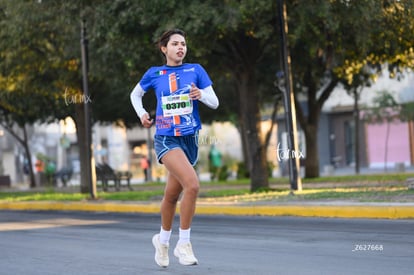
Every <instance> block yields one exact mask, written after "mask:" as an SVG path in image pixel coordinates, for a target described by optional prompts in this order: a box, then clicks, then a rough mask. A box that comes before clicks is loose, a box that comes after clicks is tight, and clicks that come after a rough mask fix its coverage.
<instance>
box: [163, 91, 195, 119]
mask: <svg viewBox="0 0 414 275" xmlns="http://www.w3.org/2000/svg"><path fill="white" fill-rule="evenodd" d="M161 102H162V112H163V115H164V117H170V116H181V115H187V114H191V113H192V112H193V102H192V100H191V99H190V96H189V95H188V94H181V95H169V96H163V97H161Z"/></svg>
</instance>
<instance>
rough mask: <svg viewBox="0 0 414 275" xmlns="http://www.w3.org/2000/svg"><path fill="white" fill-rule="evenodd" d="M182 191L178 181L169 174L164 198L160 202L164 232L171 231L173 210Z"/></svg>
mask: <svg viewBox="0 0 414 275" xmlns="http://www.w3.org/2000/svg"><path fill="white" fill-rule="evenodd" d="M182 191H183V187H182V186H181V184H180V183H179V181H178V180H177V179H176V178H175V177H174V176H173V175H171V173H168V175H167V185H166V186H165V190H164V198H163V199H162V202H161V226H162V228H163V229H164V230H166V231H169V230H171V227H172V224H173V220H174V215H175V209H176V208H177V201H178V198H179V197H180V194H181V192H182Z"/></svg>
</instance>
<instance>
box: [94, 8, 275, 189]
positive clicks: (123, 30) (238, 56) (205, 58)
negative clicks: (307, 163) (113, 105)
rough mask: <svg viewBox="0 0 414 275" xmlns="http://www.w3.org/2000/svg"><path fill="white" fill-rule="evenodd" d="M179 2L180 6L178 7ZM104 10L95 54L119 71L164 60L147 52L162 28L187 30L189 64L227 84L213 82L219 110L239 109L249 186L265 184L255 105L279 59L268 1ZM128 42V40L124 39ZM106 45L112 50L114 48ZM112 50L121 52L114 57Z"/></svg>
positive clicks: (135, 72)
mask: <svg viewBox="0 0 414 275" xmlns="http://www.w3.org/2000/svg"><path fill="white" fill-rule="evenodd" d="M183 5H184V6H185V7H186V8H185V9H182V8H180V7H182V6H183ZM102 12H103V14H105V12H109V13H110V14H111V16H114V17H113V19H112V20H111V19H110V18H111V17H109V18H108V16H100V18H105V21H102V26H103V29H105V30H106V32H105V33H101V34H102V37H99V38H100V40H101V41H105V43H102V44H101V46H102V47H101V48H100V49H99V51H102V52H103V53H105V55H106V56H108V57H113V58H114V59H115V60H118V62H116V61H115V66H119V67H117V68H120V69H121V70H122V71H124V72H125V75H131V74H132V75H134V76H135V77H136V76H138V75H142V74H143V72H144V70H145V69H146V68H148V66H150V65H154V63H155V64H157V63H158V64H159V63H161V62H162V59H160V58H156V59H154V58H153V57H152V55H149V54H148V52H154V53H155V51H154V46H153V42H154V41H155V39H156V38H157V37H158V36H159V35H160V34H161V33H162V32H163V31H164V30H165V29H167V28H171V27H180V28H182V29H184V30H186V31H187V32H188V33H190V34H191V35H190V36H189V39H188V41H187V42H188V44H189V49H190V50H189V54H188V57H187V61H188V62H191V61H192V60H197V61H196V62H200V63H202V64H203V65H204V66H205V67H207V69H208V71H211V72H212V76H213V79H215V80H218V82H219V83H226V84H224V85H223V86H222V87H223V88H221V87H220V86H218V85H215V87H216V88H215V89H216V91H217V93H218V95H219V98H220V99H222V97H221V96H222V95H223V97H228V98H229V99H230V100H229V101H226V102H223V101H222V106H225V105H226V103H229V106H235V110H231V109H229V108H226V107H224V108H223V107H222V109H223V110H224V111H225V112H224V113H227V114H229V111H230V112H233V113H234V112H236V113H237V120H236V121H237V125H238V127H239V129H240V134H241V137H242V141H243V147H244V152H245V160H246V162H247V163H248V164H249V165H248V167H249V168H250V169H249V170H250V175H251V181H252V187H251V189H252V190H257V189H259V188H268V172H267V162H266V155H265V146H263V140H264V137H262V133H261V131H260V127H259V126H260V121H261V115H260V107H261V102H262V101H263V100H264V98H266V96H267V98H269V94H274V92H273V91H272V89H274V88H273V84H272V83H273V77H274V74H275V72H276V67H277V66H275V65H274V64H278V62H277V55H276V54H275V53H276V52H277V51H276V50H275V49H276V46H277V43H276V41H277V40H276V37H275V33H276V22H277V20H276V17H275V16H276V8H275V7H274V6H273V5H271V4H269V2H268V1H259V2H257V1H252V0H250V1H226V3H225V4H222V5H221V6H217V4H216V3H214V1H168V2H165V1H156V0H155V1H146V2H145V3H144V2H141V3H138V2H128V1H117V2H114V3H108V5H107V6H105V8H103V10H102ZM147 14H151V15H152V16H150V17H148V16H147ZM165 14H169V16H165ZM217 14H221V16H217ZM114 18H116V20H115V19H114ZM126 40H128V43H126V44H123V41H126ZM137 48H140V51H137V50H136V49H137ZM106 49H114V50H115V51H116V53H115V54H114V53H113V52H112V53H111V52H107V51H106ZM118 51H119V52H120V53H122V54H119V55H118V54H117V52H118ZM125 52H128V53H129V55H128V57H125V56H124V53H125ZM112 54H114V55H112ZM263 71H265V73H263ZM136 81H137V79H135V82H136ZM124 86H125V85H124ZM269 87H272V88H269ZM224 88H227V89H224ZM144 99H145V97H144ZM235 99H237V100H235Z"/></svg>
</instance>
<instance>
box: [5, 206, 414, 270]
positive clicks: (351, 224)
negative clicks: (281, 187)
mask: <svg viewBox="0 0 414 275" xmlns="http://www.w3.org/2000/svg"><path fill="white" fill-rule="evenodd" d="M177 226H178V223H176V224H175V227H174V232H173V236H172V240H171V246H172V248H173V246H174V245H175V242H176V241H177V231H178V229H177ZM158 230H159V216H158V215H154V214H125V213H103V212H99V213H96V212H50V211H38V212H35V211H0V274H5V275H6V274H7V275H9V274H10V275H11V274H13V275H19V274H24V275H27V274H30V275H32V274H33V275H37V274H42V275H47V274H54V275H55V274H77V275H78V274H88V275H89V274H100V275H103V274H117V275H118V274H122V275H123V274H145V275H147V274H197V275H203V274H208V275H210V274H220V275H221V274H243V275H244V274H376V275H377V274H404V275H405V274H413V272H414V262H413V259H414V220H380V219H332V218H331V219H324V218H300V217H259V216H253V217H242V216H202V215H198V216H196V217H195V219H194V223H193V228H192V243H193V248H194V251H195V253H196V256H197V258H198V259H199V265H197V266H181V265H180V264H179V263H178V261H177V260H176V259H175V258H174V256H173V255H172V249H171V250H170V252H171V253H170V266H169V267H168V268H160V267H158V266H157V265H156V264H155V262H154V260H153V257H154V251H153V247H152V244H151V237H152V235H153V234H154V233H156V232H157V231H158Z"/></svg>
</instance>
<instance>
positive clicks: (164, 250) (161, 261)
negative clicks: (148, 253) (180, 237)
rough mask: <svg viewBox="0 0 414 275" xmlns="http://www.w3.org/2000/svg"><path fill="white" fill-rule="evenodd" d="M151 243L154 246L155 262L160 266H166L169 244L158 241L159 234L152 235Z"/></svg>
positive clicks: (168, 260) (167, 263)
mask: <svg viewBox="0 0 414 275" xmlns="http://www.w3.org/2000/svg"><path fill="white" fill-rule="evenodd" d="M152 244H153V245H154V248H155V262H156V263H157V265H159V266H161V267H167V266H168V265H169V264H170V259H169V258H168V248H169V245H167V244H162V243H160V234H155V235H154V237H152Z"/></svg>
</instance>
